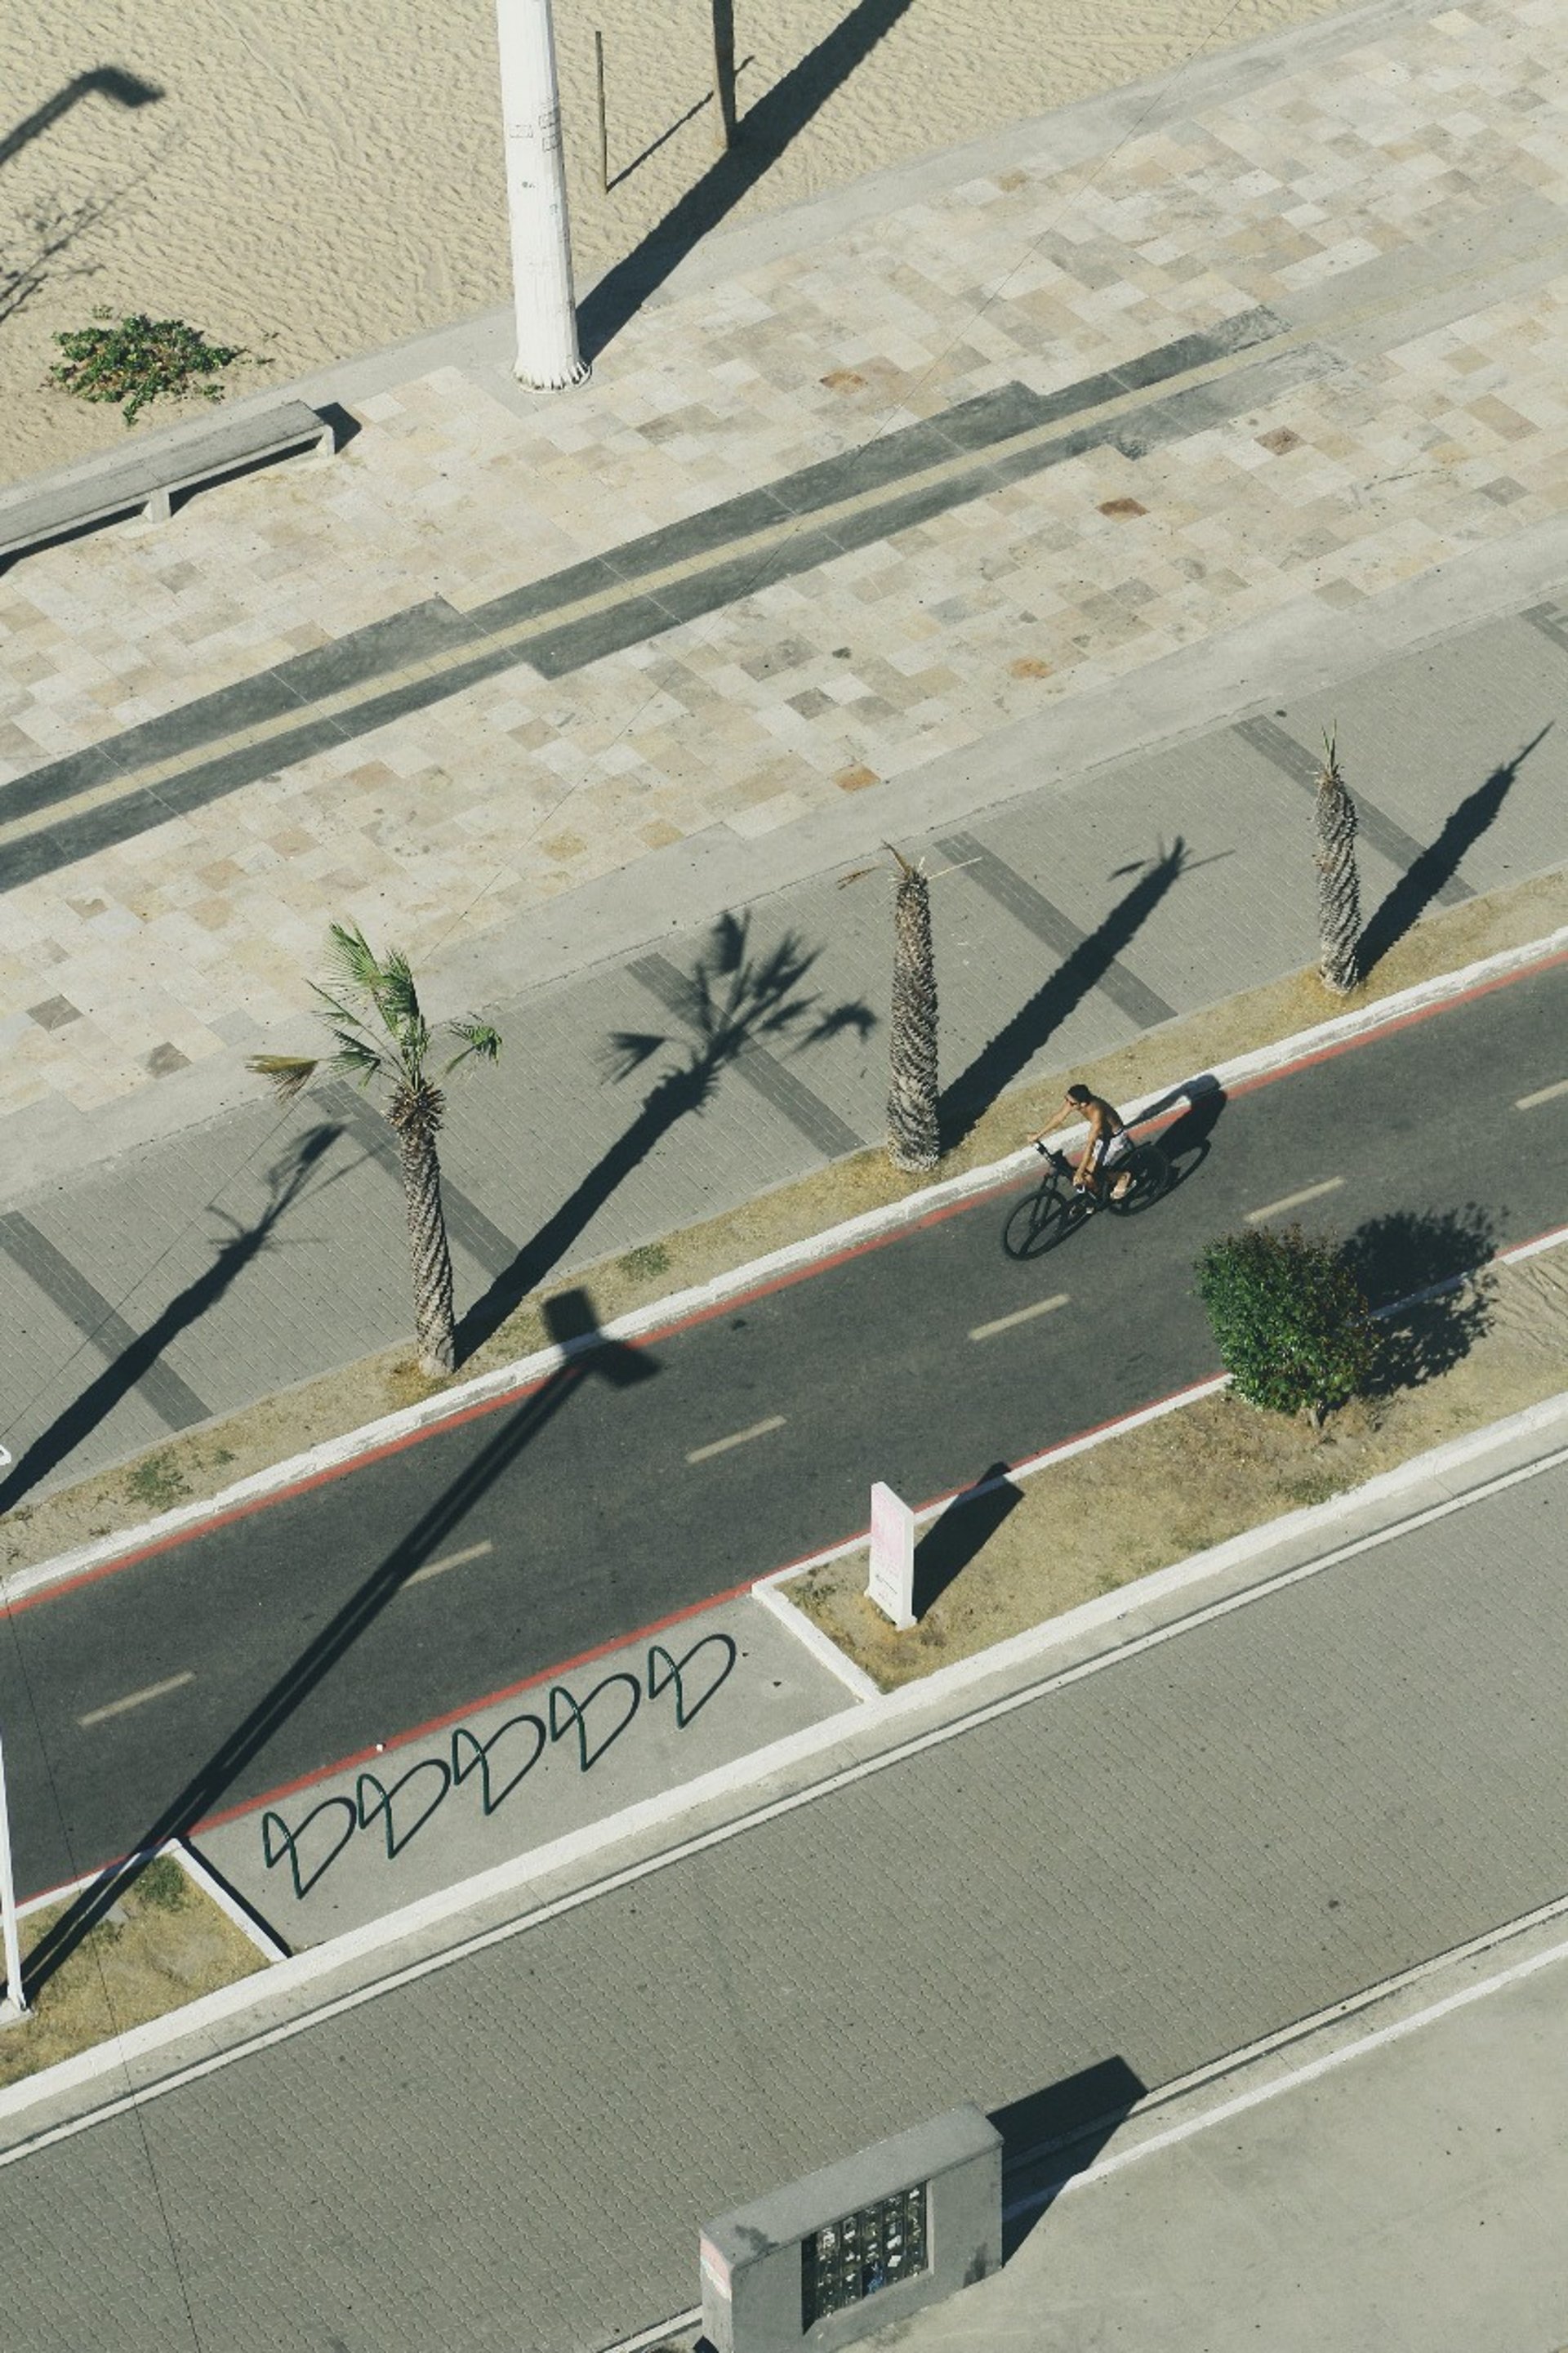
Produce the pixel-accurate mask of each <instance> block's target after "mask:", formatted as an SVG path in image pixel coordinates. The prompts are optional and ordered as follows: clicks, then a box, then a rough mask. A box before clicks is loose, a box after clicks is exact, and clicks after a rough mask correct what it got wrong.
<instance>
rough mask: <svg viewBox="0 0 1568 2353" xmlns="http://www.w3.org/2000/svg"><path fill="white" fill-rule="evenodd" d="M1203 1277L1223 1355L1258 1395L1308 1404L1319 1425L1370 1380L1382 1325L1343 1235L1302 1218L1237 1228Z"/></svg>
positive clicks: (1262, 1401) (1244, 1391)
mask: <svg viewBox="0 0 1568 2353" xmlns="http://www.w3.org/2000/svg"><path fill="white" fill-rule="evenodd" d="M1197 1277H1198V1296H1199V1297H1200V1298H1201V1299H1202V1301H1203V1303H1204V1305H1205V1307H1206V1308H1207V1310H1208V1317H1209V1323H1210V1324H1211V1326H1212V1327H1213V1331H1214V1335H1215V1340H1216V1342H1217V1343H1218V1345H1219V1353H1220V1360H1221V1362H1222V1363H1223V1364H1224V1366H1225V1368H1226V1372H1227V1373H1228V1374H1229V1375H1230V1377H1231V1380H1232V1382H1233V1383H1234V1384H1235V1387H1236V1388H1237V1391H1238V1392H1239V1393H1240V1395H1241V1396H1242V1397H1244V1398H1247V1401H1248V1403H1249V1404H1251V1405H1258V1406H1264V1407H1267V1408H1268V1410H1269V1411H1270V1412H1273V1413H1307V1414H1309V1415H1310V1418H1311V1421H1312V1427H1313V1428H1314V1429H1315V1430H1316V1429H1319V1428H1321V1424H1322V1418H1323V1415H1324V1414H1325V1413H1326V1412H1328V1411H1330V1410H1331V1409H1332V1408H1333V1407H1335V1406H1342V1405H1344V1404H1346V1403H1347V1402H1348V1401H1349V1399H1350V1398H1352V1397H1354V1396H1355V1395H1356V1393H1357V1391H1358V1390H1360V1389H1361V1388H1364V1386H1365V1384H1366V1380H1367V1377H1368V1375H1369V1374H1370V1373H1371V1371H1372V1367H1373V1361H1374V1359H1375V1356H1376V1353H1377V1329H1376V1326H1375V1324H1373V1320H1372V1311H1371V1309H1370V1308H1369V1307H1368V1305H1367V1302H1366V1296H1365V1293H1363V1290H1362V1287H1361V1285H1360V1283H1359V1282H1357V1281H1356V1278H1355V1274H1354V1271H1353V1270H1352V1266H1351V1264H1350V1261H1349V1260H1348V1259H1347V1258H1346V1256H1345V1254H1344V1251H1343V1250H1342V1249H1341V1247H1340V1245H1339V1244H1338V1243H1337V1242H1332V1241H1328V1240H1316V1239H1315V1238H1314V1237H1312V1236H1311V1235H1309V1234H1304V1233H1303V1232H1302V1231H1301V1229H1300V1226H1290V1227H1288V1228H1286V1229H1285V1230H1284V1231H1283V1232H1281V1233H1275V1232H1272V1231H1270V1230H1269V1229H1268V1227H1262V1228H1260V1229H1258V1232H1256V1233H1244V1234H1227V1235H1226V1237H1225V1238H1224V1239H1223V1240H1220V1241H1217V1242H1211V1243H1210V1244H1209V1246H1208V1248H1207V1250H1205V1251H1204V1253H1203V1255H1202V1257H1201V1258H1200V1259H1199V1261H1198V1264H1197Z"/></svg>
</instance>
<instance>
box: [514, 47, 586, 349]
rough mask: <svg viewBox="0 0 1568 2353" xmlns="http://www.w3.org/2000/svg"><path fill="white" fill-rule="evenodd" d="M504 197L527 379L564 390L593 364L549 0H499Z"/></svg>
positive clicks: (519, 344)
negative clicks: (583, 330) (583, 347)
mask: <svg viewBox="0 0 1568 2353" xmlns="http://www.w3.org/2000/svg"><path fill="white" fill-rule="evenodd" d="M496 22H497V32H498V48H499V54H500V107H501V126H502V128H503V130H504V132H505V133H506V202H507V212H508V215H509V216H510V223H511V281H512V299H513V303H514V307H515V310H516V314H517V363H516V367H515V370H514V373H515V374H516V376H517V379H518V382H519V383H520V384H526V385H531V386H532V388H533V390H534V391H535V392H560V391H563V389H564V388H565V386H566V385H569V384H581V383H582V381H583V379H584V376H585V375H587V373H588V370H587V367H586V365H585V364H584V360H583V357H582V354H581V353H580V352H579V351H578V349H577V310H576V304H575V302H574V299H573V291H572V237H571V231H570V229H569V228H568V226H567V220H566V158H565V156H564V154H563V151H562V146H561V98H560V93H559V91H558V90H557V87H556V81H555V36H554V32H553V29H552V26H551V21H550V0H498V5H497V12H496Z"/></svg>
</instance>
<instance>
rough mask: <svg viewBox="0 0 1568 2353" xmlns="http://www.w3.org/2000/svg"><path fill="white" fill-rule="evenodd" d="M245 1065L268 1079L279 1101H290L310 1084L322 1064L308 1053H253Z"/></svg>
mask: <svg viewBox="0 0 1568 2353" xmlns="http://www.w3.org/2000/svg"><path fill="white" fill-rule="evenodd" d="M245 1067H246V1069H247V1071H255V1072H256V1075H257V1077H258V1079H265V1080H266V1081H267V1083H268V1086H269V1087H270V1088H271V1090H272V1092H273V1093H274V1094H275V1095H276V1096H277V1098H278V1100H279V1103H292V1102H293V1100H294V1098H295V1096H296V1095H297V1094H299V1093H300V1090H301V1089H302V1088H304V1087H308V1086H309V1085H310V1081H311V1080H312V1079H313V1078H314V1077H315V1075H316V1072H317V1071H319V1070H320V1068H321V1064H320V1062H319V1061H317V1060H315V1059H314V1058H313V1057H312V1056H310V1055H308V1054H252V1055H250V1056H249V1058H248V1059H247V1062H246V1065H245Z"/></svg>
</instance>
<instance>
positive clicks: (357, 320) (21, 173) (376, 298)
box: [0, 0, 1332, 480]
mask: <svg viewBox="0 0 1568 2353" xmlns="http://www.w3.org/2000/svg"><path fill="white" fill-rule="evenodd" d="M1331 13H1332V11H1331V8H1329V7H1327V6H1325V5H1322V0H1236V4H1235V5H1231V0H1099V5H1095V6H1093V7H1092V8H1091V7H1089V6H1088V5H1085V0H1017V5H1014V6H1012V7H998V6H996V5H994V0H859V5H855V6H851V7H849V8H847V9H846V7H845V6H844V5H843V0H766V5H761V0H736V5H735V54H736V58H737V60H738V61H740V63H741V67H742V70H741V73H740V78H739V91H740V101H741V105H742V110H745V109H747V108H751V107H754V106H755V105H756V104H757V102H758V101H759V100H763V99H765V98H766V96H767V93H768V92H769V91H770V90H773V91H775V92H776V91H777V90H778V86H779V84H780V83H781V81H783V80H784V78H785V77H786V76H788V77H790V79H789V80H788V82H787V84H786V87H785V90H784V94H783V97H782V99H781V98H780V97H778V96H775V98H774V100H773V103H772V106H771V108H765V109H764V115H763V120H764V121H765V120H766V118H767V116H768V115H769V114H770V113H771V114H772V115H773V118H774V120H773V126H772V127H773V133H774V135H773V137H772V138H770V139H769V140H767V141H766V142H761V154H760V159H759V160H761V162H762V164H763V168H761V169H760V170H759V171H758V173H757V174H756V177H755V179H754V184H753V185H750V186H749V187H748V188H747V189H746V190H745V192H744V194H743V195H742V196H741V197H740V200H739V202H738V203H736V204H735V206H734V207H733V213H732V216H736V217H739V216H745V215H747V214H755V213H758V212H763V211H768V210H773V209H776V208H777V207H779V206H784V205H789V204H795V203H798V202H799V201H801V199H803V198H804V197H806V196H809V195H814V194H816V193H817V192H818V191H820V190H822V189H824V188H828V187H832V186H836V185H842V184H844V183H846V182H848V181H852V180H856V179H858V178H860V177H861V176H862V175H863V174H866V173H868V172H871V171H875V170H877V169H879V167H881V166H883V165H885V164H895V163H900V162H905V161H908V160H909V159H910V158H911V157H914V156H918V155H921V154H926V153H933V152H936V151H939V150H941V149H942V148H946V147H952V146H955V145H957V144H959V143H961V142H963V141H965V140H969V139H973V138H976V137H978V136H980V135H982V134H983V133H984V132H987V131H990V130H994V129H995V128H997V127H998V126H999V125H1001V124H1004V123H1007V122H1013V121H1022V120H1025V119H1026V118H1028V117H1030V116H1033V115H1039V114H1045V113H1048V112H1049V111H1052V110H1053V109H1054V108H1057V107H1059V106H1064V105H1067V104H1068V103H1069V102H1070V101H1072V100H1075V99H1080V98H1085V97H1088V96H1090V95H1092V94H1093V93H1095V92H1097V91H1100V90H1108V89H1110V88H1114V87H1115V86H1117V85H1119V84H1121V83H1124V82H1128V81H1132V80H1137V79H1142V78H1143V77H1145V76H1149V75H1152V74H1156V73H1160V72H1163V71H1165V70H1167V69H1171V68H1173V67H1176V66H1179V65H1180V64H1182V63H1183V62H1184V60H1186V59H1189V58H1196V57H1199V56H1204V55H1208V54H1212V53H1213V51H1215V49H1218V48H1222V47H1230V46H1232V45H1234V44H1236V43H1238V42H1243V41H1247V40H1250V39H1253V38H1255V37H1257V36H1258V35H1259V34H1262V33H1266V32H1269V31H1272V30H1275V29H1277V28H1279V27H1280V26H1285V25H1288V24H1291V23H1297V22H1304V21H1306V20H1308V19H1310V18H1312V17H1316V16H1325V15H1328V14H1331ZM555 21H556V39H557V47H558V51H559V60H560V72H561V82H562V97H563V118H564V122H565V129H566V145H567V155H568V165H569V171H570V175H571V193H572V208H573V209H572V217H573V234H574V251H575V259H576V267H577V275H578V280H579V283H580V284H582V283H584V282H585V281H586V280H589V279H590V278H591V277H593V276H594V275H595V274H596V273H597V272H599V271H600V270H602V269H605V267H606V266H607V265H608V264H609V263H611V262H613V261H615V260H616V259H618V258H619V257H620V256H621V255H623V254H625V253H627V252H629V251H630V250H631V249H632V248H635V247H636V245H637V242H638V240H639V239H640V238H642V237H645V236H647V234H648V233H649V232H650V231H651V230H653V229H654V228H655V227H657V226H658V223H659V221H660V220H661V219H662V218H663V217H664V216H665V215H666V214H667V213H668V210H669V208H670V207H671V206H672V205H674V204H675V203H676V202H677V201H678V200H679V198H680V197H681V196H682V195H685V194H686V193H687V191H688V190H689V189H691V188H693V187H694V186H696V185H698V184H700V182H701V180H702V177H703V174H705V173H706V172H708V171H709V170H710V167H711V165H712V163H713V159H714V128H713V116H712V108H711V103H710V99H709V97H708V91H709V87H710V79H711V76H710V16H709V12H708V8H707V6H706V5H705V0H682V5H675V0H662V5H658V6H654V7H649V6H647V5H646V0H644V5H637V0H557V6H556V12H555ZM595 26H597V28H598V29H599V30H600V31H601V32H602V33H603V35H604V40H605V80H606V89H607V103H606V117H607V123H608V147H609V171H610V177H611V182H612V185H611V187H610V189H609V191H608V193H607V194H606V193H605V192H602V191H601V189H600V186H599V178H598V138H597V129H596V105H595V69H594V32H595ZM0 88H3V89H4V90H5V92H6V100H5V104H6V110H7V111H6V114H5V117H4V118H3V119H0V404H3V411H0V413H3V414H4V417H5V433H4V438H3V456H0V479H4V480H15V479H16V478H19V477H24V476H26V475H30V474H36V473H40V472H44V471H46V470H48V469H50V468H52V467H55V466H59V465H63V464H66V463H68V461H69V460H70V459H73V458H77V457H80V456H82V455H84V454H85V453H87V452H88V451H89V450H94V449H100V448H112V447H113V446H114V445H115V444H116V442H121V441H123V440H125V438H127V437H126V433H125V428H124V427H123V425H122V423H121V417H120V414H119V412H118V410H117V409H115V408H113V407H109V406H97V407H93V406H88V405H87V404H86V403H84V402H81V401H79V400H76V399H73V398H71V397H69V396H68V395H66V394H64V393H62V392H59V391H58V390H55V389H53V388H51V387H48V386H47V384H46V382H45V375H46V371H47V367H48V365H49V363H50V362H51V360H53V359H54V358H55V357H56V356H57V353H56V352H55V348H54V345H53V343H52V341H51V337H52V336H53V334H54V332H56V331H57V330H58V329H60V328H68V327H72V326H79V325H82V324H85V323H87V322H88V321H89V318H90V315H91V312H92V310H93V308H94V306H95V305H98V304H103V305H106V306H108V308H109V309H110V311H112V312H113V313H114V315H115V316H116V317H118V316H119V315H121V313H122V312H124V311H147V312H150V313H151V314H152V315H153V317H174V318H183V319H184V320H187V321H189V322H191V323H192V324H193V325H195V326H198V327H200V328H202V329H203V330H204V331H205V332H206V333H207V334H208V335H209V336H210V337H211V338H212V339H213V340H214V341H215V342H219V343H237V344H240V345H243V346H244V347H245V348H246V349H247V350H248V351H249V352H251V353H254V354H255V355H256V358H255V360H253V361H250V362H247V363H245V364H238V365H237V366H235V367H233V368H231V369H230V370H229V372H228V375H227V377H226V383H227V384H228V386H229V388H230V389H231V390H232V391H235V392H241V391H248V390H252V389H255V388H257V387H258V386H264V385H268V384H277V385H280V386H281V385H286V384H288V383H289V381H290V379H291V378H293V377H295V376H297V375H300V374H301V373H303V372H305V371H306V370H308V369H310V368H314V367H319V366H321V365H323V364H328V363H330V362H331V361H334V360H340V359H345V358H349V357H352V356H353V355H355V354H357V353H361V352H364V351H369V350H374V349H375V348H377V347H379V346H381V345H383V344H385V343H393V342H395V341H396V340H397V339H399V338H400V337H403V336H406V335H412V334H415V333H416V332H419V331H420V330H421V329H426V328H433V327H439V326H443V325H446V324H448V323H449V322H452V321H454V320H457V319H459V318H462V317H465V316H467V315H469V314H471V313H473V312H475V311H483V310H487V309H489V308H491V307H492V306H494V305H496V304H497V303H500V302H504V301H506V300H507V299H508V294H509V290H510V278H509V269H508V256H507V230H506V206H505V192H504V186H503V183H502V174H501V142H500V113H499V107H498V100H497V84H496V67H495V12H494V5H493V0H440V5H437V7H435V8H432V7H430V6H428V5H416V0H377V5H375V6H374V8H372V9H367V11H366V12H365V14H364V15H363V17H362V16H360V15H359V14H358V13H357V11H354V10H352V9H342V10H328V9H322V8H321V7H320V6H318V5H313V0H226V5H225V6H223V7H222V8H218V7H216V5H212V0H134V5H132V0H74V5H72V6H71V7H70V8H68V9H60V10H56V11H53V12H50V13H48V14H47V15H46V14H44V13H43V12H40V11H38V10H37V9H36V8H32V7H28V6H26V5H20V0H6V6H5V10H4V12H3V13H0ZM781 118H783V119H784V124H786V125H787V127H788V129H789V132H790V135H788V136H787V137H785V136H784V135H783V125H781V120H780V119H781ZM753 140H754V131H753ZM773 149H776V150H777V152H776V153H770V150H773ZM750 152H751V153H752V157H753V158H754V159H758V158H759V147H758V144H757V143H753V145H752V149H751V151H750ZM262 361H264V362H265V363H266V364H265V366H262V365H260V364H258V363H259V362H262ZM178 414H179V412H178V411H177V410H176V409H175V408H174V406H172V405H171V404H169V403H167V402H164V403H161V404H159V405H157V406H154V407H153V408H152V409H150V410H148V411H146V412H144V415H145V418H146V421H148V422H150V423H152V424H153V425H157V424H160V423H163V422H165V421H168V420H170V419H172V418H174V417H176V416H177V415H178Z"/></svg>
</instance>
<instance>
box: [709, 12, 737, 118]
mask: <svg viewBox="0 0 1568 2353" xmlns="http://www.w3.org/2000/svg"><path fill="white" fill-rule="evenodd" d="M710 5H711V7H712V11H713V142H714V144H715V146H716V147H717V148H718V150H719V153H720V154H721V155H724V154H727V153H729V151H730V149H731V146H732V145H733V144H734V139H735V0H710Z"/></svg>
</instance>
